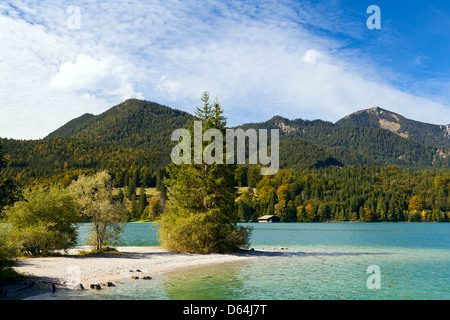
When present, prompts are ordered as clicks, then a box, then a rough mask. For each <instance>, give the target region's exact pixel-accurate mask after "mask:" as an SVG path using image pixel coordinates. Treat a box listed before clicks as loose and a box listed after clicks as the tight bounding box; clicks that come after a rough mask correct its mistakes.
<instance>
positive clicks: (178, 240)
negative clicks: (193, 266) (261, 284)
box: [160, 92, 250, 253]
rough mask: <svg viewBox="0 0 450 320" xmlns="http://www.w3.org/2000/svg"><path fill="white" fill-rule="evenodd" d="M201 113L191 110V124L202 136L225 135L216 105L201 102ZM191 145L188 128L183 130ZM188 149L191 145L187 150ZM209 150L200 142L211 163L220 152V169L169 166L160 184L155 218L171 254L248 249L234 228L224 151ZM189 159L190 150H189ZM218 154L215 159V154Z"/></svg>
mask: <svg viewBox="0 0 450 320" xmlns="http://www.w3.org/2000/svg"><path fill="white" fill-rule="evenodd" d="M202 102H203V108H197V110H196V118H197V119H196V120H197V121H201V123H202V136H203V134H204V133H205V131H206V130H208V129H217V130H218V131H220V133H221V134H222V135H224V133H225V126H226V119H225V117H224V116H223V110H222V107H221V106H220V104H219V102H218V101H217V100H216V101H215V102H214V103H213V105H211V104H210V102H209V94H208V93H207V92H205V93H204V94H203V96H202ZM188 130H189V131H190V133H191V137H192V139H195V137H193V136H194V132H193V131H194V130H193V127H192V126H190V127H188ZM192 145H193V144H192ZM223 148H224V150H217V149H214V150H211V148H210V145H209V143H206V142H202V153H203V152H205V150H206V152H209V151H210V152H211V155H212V157H214V156H216V155H217V152H219V151H223V152H222V156H223V157H224V158H223V163H222V164H220V163H206V162H205V160H204V159H203V161H202V162H201V163H200V164H195V163H190V164H184V163H182V164H178V165H175V164H171V165H170V166H169V168H168V178H167V179H166V187H167V195H168V199H167V202H166V204H167V205H166V211H165V213H164V214H163V215H162V217H161V225H160V237H161V242H162V245H163V246H164V247H165V248H167V249H168V250H171V251H176V252H192V253H214V252H231V251H235V250H237V249H239V248H241V247H245V246H247V245H248V240H249V235H250V231H249V230H248V229H247V228H244V227H241V226H238V225H237V224H236V222H237V221H238V218H239V217H238V210H237V207H236V203H235V199H236V197H237V189H236V181H235V178H234V177H235V175H234V172H235V165H230V164H225V163H226V161H225V156H226V153H225V150H226V147H225V146H224V147H223ZM191 152H192V154H194V150H193V148H191ZM219 154H220V153H219Z"/></svg>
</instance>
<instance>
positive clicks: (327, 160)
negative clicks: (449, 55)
mask: <svg viewBox="0 0 450 320" xmlns="http://www.w3.org/2000/svg"><path fill="white" fill-rule="evenodd" d="M193 117H194V116H193V115H191V114H189V113H187V112H184V111H181V110H178V109H173V108H170V107H167V106H163V105H160V104H158V103H155V102H151V101H145V100H137V99H130V100H126V101H124V102H123V103H121V104H118V105H116V106H113V107H112V108H110V109H109V110H107V111H105V112H103V113H102V114H99V115H92V114H90V113H86V114H83V115H81V116H80V117H78V118H75V119H73V120H71V121H69V122H67V123H66V124H64V125H63V126H61V127H60V128H59V129H57V130H55V131H53V132H51V133H50V134H49V135H48V136H47V137H46V138H44V139H41V140H36V141H29V142H22V143H18V142H17V141H14V140H12V139H11V140H9V139H2V140H1V144H3V146H4V149H5V152H6V154H7V155H8V154H10V155H12V156H11V158H13V157H15V158H16V159H13V161H10V162H9V163H8V164H4V165H3V167H4V168H6V170H4V172H8V173H9V175H11V177H12V178H14V179H16V180H18V181H20V180H23V181H29V180H30V179H31V180H32V179H34V178H36V177H37V178H38V177H41V176H43V175H44V173H45V175H46V176H50V175H51V174H52V173H55V174H56V173H57V174H59V175H62V174H63V172H64V170H65V168H66V167H67V171H68V172H71V170H72V171H76V170H78V171H79V170H98V169H111V168H112V169H113V170H115V172H116V175H120V176H121V177H122V178H121V179H127V178H126V177H125V176H124V175H125V172H127V171H129V170H136V169H138V170H140V169H139V168H144V169H145V170H144V171H145V172H147V173H146V175H147V176H153V177H155V174H156V173H157V170H159V169H158V168H164V167H165V166H167V165H168V164H169V163H170V152H171V149H172V147H173V146H174V145H175V143H174V142H172V141H171V139H170V138H171V134H172V132H173V131H174V130H176V129H179V128H184V127H185V126H186V124H187V123H188V122H189V121H192V119H193ZM235 128H242V129H243V130H247V129H250V128H251V129H256V130H257V132H258V129H277V128H278V129H280V169H303V168H314V169H319V168H324V167H329V166H333V167H343V166H392V165H395V166H399V167H402V168H411V169H434V168H449V167H450V148H449V147H448V146H447V144H446V140H445V139H446V138H445V135H444V132H443V130H444V129H445V130H446V131H445V133H446V134H447V132H448V134H449V135H450V125H449V126H438V125H432V124H424V123H421V122H418V121H414V120H409V119H407V118H405V117H403V116H401V115H399V114H396V113H393V112H391V111H388V110H384V109H381V108H370V109H365V110H360V111H357V112H355V113H352V114H350V115H348V116H346V117H344V118H342V119H340V120H338V121H337V122H336V123H333V122H329V121H324V120H320V119H317V120H303V119H294V120H289V119H287V118H285V117H281V116H274V117H272V118H271V119H269V120H267V121H265V122H259V123H247V124H243V125H241V126H237V127H235ZM406 133H408V135H406ZM269 141H270V139H269ZM114 146H117V147H119V148H115V147H114ZM127 150H128V151H127ZM90 153H92V154H90ZM109 153H111V154H109ZM127 153H128V154H129V156H127ZM145 153H147V154H148V156H149V157H147V156H145ZM69 154H73V155H69ZM84 154H86V155H87V156H88V157H86V156H84ZM141 162H142V163H141ZM122 167H123V168H122ZM78 171H77V172H78ZM89 172H90V171H89Z"/></svg>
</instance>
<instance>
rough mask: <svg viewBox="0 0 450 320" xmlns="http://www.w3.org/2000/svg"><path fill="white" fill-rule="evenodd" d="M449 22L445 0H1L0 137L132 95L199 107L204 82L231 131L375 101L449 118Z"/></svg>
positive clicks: (50, 125) (438, 120)
mask: <svg viewBox="0 0 450 320" xmlns="http://www.w3.org/2000/svg"><path fill="white" fill-rule="evenodd" d="M371 5H375V6H377V7H378V8H379V15H376V14H377V12H374V11H369V12H368V10H367V9H368V8H369V6H371ZM374 14H375V15H374ZM373 18H376V19H375V20H373ZM375 22H379V27H380V28H375V29H374V28H372V27H370V28H369V26H371V25H372V24H373V23H375ZM368 24H369V25H368ZM448 30H450V1H442V0H430V1H419V0H409V1H404V0H395V1H392V0H370V1H367V0H328V1H325V0H320V1H289V0H286V1H251V0H250V1H248V0H247V1H236V0H233V1H226V0H208V1H200V0H124V1H113V0H101V1H100V0H98V1H93V0H89V1H87V0H86V1H82V0H71V1H59V0H58V1H53V0H46V1H30V0H17V1H3V0H0V137H4V138H14V139H40V138H43V137H45V136H47V135H48V134H49V133H50V132H52V131H54V130H56V129H57V128H59V127H60V126H62V125H64V124H65V123H67V122H68V121H70V120H72V119H73V118H76V117H79V116H81V115H83V114H85V113H92V114H95V115H97V114H100V113H102V112H104V111H106V110H108V109H109V108H111V107H113V106H114V105H117V104H119V103H121V102H123V101H125V100H126V99H129V98H137V99H145V100H149V101H153V102H157V103H160V104H163V105H167V106H169V107H172V108H176V109H180V110H184V111H187V112H190V113H193V112H194V110H195V108H196V107H198V106H200V105H201V101H200V98H201V95H202V93H203V92H204V91H208V92H209V93H210V95H211V97H212V98H213V99H215V98H216V97H217V98H218V100H219V102H220V104H221V105H222V107H223V109H224V110H225V115H226V117H227V119H228V125H230V126H235V125H239V124H243V123H249V122H263V121H267V120H269V119H270V118H272V117H273V116H275V115H280V116H283V117H286V118H288V119H298V118H301V119H307V120H314V119H323V120H327V121H332V122H335V121H337V120H339V119H341V118H342V117H344V116H346V115H348V114H350V113H352V112H355V111H358V110H362V109H367V108H372V107H375V106H379V107H381V108H384V109H387V110H390V111H393V112H397V113H400V114H402V115H403V116H405V117H407V118H410V119H414V120H418V121H422V122H428V123H434V124H440V125H444V124H449V123H450V90H449V89H450V75H449V71H450V58H449V57H450V32H448Z"/></svg>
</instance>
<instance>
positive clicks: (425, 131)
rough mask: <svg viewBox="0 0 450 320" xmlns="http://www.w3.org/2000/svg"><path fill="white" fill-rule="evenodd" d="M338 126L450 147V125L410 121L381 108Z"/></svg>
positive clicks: (348, 117) (345, 120)
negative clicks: (370, 130)
mask: <svg viewBox="0 0 450 320" xmlns="http://www.w3.org/2000/svg"><path fill="white" fill-rule="evenodd" d="M336 124H337V125H340V126H363V127H371V128H382V129H386V130H389V131H391V132H393V133H395V134H397V135H399V136H401V137H403V138H409V139H412V140H415V141H417V142H419V143H421V144H424V145H429V146H433V147H450V124H449V125H445V126H439V125H435V124H429V123H423V122H419V121H415V120H410V119H407V118H405V117H403V116H402V115H399V114H397V113H394V112H391V111H388V110H384V109H381V108H379V107H375V108H371V109H366V110H361V111H358V112H355V113H352V114H351V115H348V116H346V117H345V118H343V119H341V120H339V121H338V122H336Z"/></svg>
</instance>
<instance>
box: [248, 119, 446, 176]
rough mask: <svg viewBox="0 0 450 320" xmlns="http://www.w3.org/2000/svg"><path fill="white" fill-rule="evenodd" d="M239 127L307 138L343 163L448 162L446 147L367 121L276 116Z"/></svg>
mask: <svg viewBox="0 0 450 320" xmlns="http://www.w3.org/2000/svg"><path fill="white" fill-rule="evenodd" d="M242 128H243V129H249V128H254V129H263V128H265V129H280V132H281V136H280V139H281V140H284V139H287V138H294V137H295V138H296V139H302V140H305V141H308V142H309V143H312V144H314V145H316V146H317V147H318V148H321V149H322V150H323V151H324V152H326V153H328V154H330V155H331V156H332V158H334V159H336V160H337V161H339V162H341V163H343V164H346V165H377V166H386V165H397V166H400V167H410V168H415V169H423V168H431V167H446V166H448V165H449V158H450V153H449V151H448V150H447V149H446V148H438V147H434V146H428V145H425V144H422V143H420V142H418V141H416V140H413V139H409V138H404V137H401V136H400V135H398V134H397V133H393V132H391V131H389V130H385V129H382V128H375V127H371V126H367V125H365V126H364V125H345V124H342V123H335V124H334V123H331V122H327V121H322V120H314V121H308V120H302V119H296V120H289V119H286V118H283V117H280V116H275V117H273V118H272V119H270V120H268V121H266V122H264V123H252V124H246V125H243V126H242ZM285 148H286V149H285V150H287V151H286V152H287V153H290V154H301V153H302V150H300V149H298V148H296V147H295V146H286V144H285ZM282 152H283V151H282V149H281V147H280V153H282ZM291 157H292V155H291ZM289 165H290V166H292V165H293V163H290V164H289Z"/></svg>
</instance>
